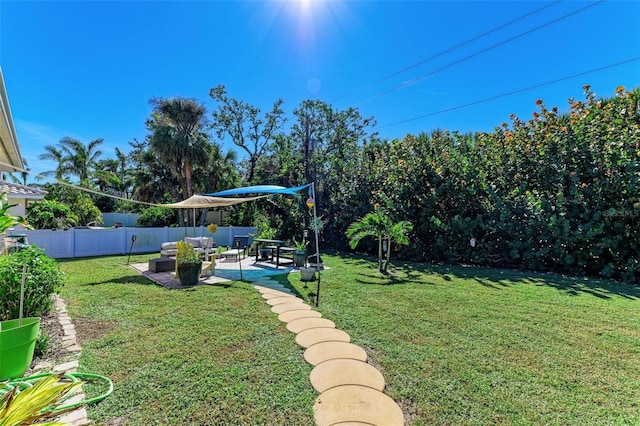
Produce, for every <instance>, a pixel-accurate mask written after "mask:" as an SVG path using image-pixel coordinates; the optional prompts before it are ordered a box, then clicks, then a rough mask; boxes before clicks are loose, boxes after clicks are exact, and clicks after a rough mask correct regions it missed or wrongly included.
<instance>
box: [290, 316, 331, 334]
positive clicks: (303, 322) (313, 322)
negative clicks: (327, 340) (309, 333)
mask: <svg viewBox="0 0 640 426" xmlns="http://www.w3.org/2000/svg"><path fill="white" fill-rule="evenodd" d="M319 327H326V328H335V327H336V324H335V323H334V322H333V321H331V320H328V319H326V318H299V319H297V320H294V321H290V322H289V323H288V324H287V330H289V331H290V332H292V333H296V334H297V333H300V332H302V331H304V330H309V329H310V328H319Z"/></svg>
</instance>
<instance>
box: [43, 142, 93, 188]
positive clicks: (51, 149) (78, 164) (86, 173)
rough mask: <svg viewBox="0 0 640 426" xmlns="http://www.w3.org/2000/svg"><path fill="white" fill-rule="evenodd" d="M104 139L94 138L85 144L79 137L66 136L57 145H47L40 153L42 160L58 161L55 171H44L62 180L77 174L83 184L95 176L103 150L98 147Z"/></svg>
mask: <svg viewBox="0 0 640 426" xmlns="http://www.w3.org/2000/svg"><path fill="white" fill-rule="evenodd" d="M103 141H104V140H103V139H102V138H99V139H94V140H92V141H91V142H89V143H88V144H86V145H85V144H83V143H82V142H80V141H79V140H78V139H74V138H71V137H69V136H65V137H64V138H62V139H60V142H58V144H57V145H56V146H52V145H47V146H45V147H44V148H45V151H46V152H45V153H44V154H40V155H38V159H40V160H53V161H57V162H58V166H57V167H56V170H54V171H47V172H44V173H43V175H45V176H53V177H55V178H56V179H58V180H60V179H63V178H66V177H69V176H77V177H78V179H79V181H80V183H81V184H86V183H87V182H88V181H89V178H90V177H91V176H93V174H94V172H95V170H96V168H97V163H98V158H99V157H100V156H101V155H102V151H100V150H99V149H98V147H99V146H100V145H101V144H102V142H103Z"/></svg>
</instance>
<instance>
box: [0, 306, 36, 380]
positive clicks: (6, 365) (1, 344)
mask: <svg viewBox="0 0 640 426" xmlns="http://www.w3.org/2000/svg"><path fill="white" fill-rule="evenodd" d="M39 329H40V318H35V317H34V318H23V319H22V325H20V320H19V319H14V320H9V321H0V380H7V379H17V378H19V377H22V376H23V375H24V373H25V372H26V371H27V369H28V368H29V366H30V365H31V361H32V360H33V350H34V349H35V347H36V339H37V338H38V330H39Z"/></svg>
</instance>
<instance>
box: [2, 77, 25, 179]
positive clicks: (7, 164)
mask: <svg viewBox="0 0 640 426" xmlns="http://www.w3.org/2000/svg"><path fill="white" fill-rule="evenodd" d="M16 168H17V169H23V168H24V163H23V162H22V155H21V154H20V146H18V137H17V136H16V129H15V128H14V127H13V117H11V108H10V107H9V98H8V97H7V91H6V90H5V87H4V77H3V76H2V68H0V171H10V172H11V171H15V170H16Z"/></svg>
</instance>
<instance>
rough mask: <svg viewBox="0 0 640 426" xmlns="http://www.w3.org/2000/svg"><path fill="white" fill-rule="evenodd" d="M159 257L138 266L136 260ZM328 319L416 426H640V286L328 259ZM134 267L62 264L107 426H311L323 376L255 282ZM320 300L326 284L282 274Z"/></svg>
mask: <svg viewBox="0 0 640 426" xmlns="http://www.w3.org/2000/svg"><path fill="white" fill-rule="evenodd" d="M149 257H151V255H147V256H133V257H132V262H133V261H144V260H146V259H148V258H149ZM323 260H324V261H325V264H326V265H327V266H328V267H329V268H330V269H329V270H326V271H324V272H323V275H322V289H321V298H320V307H319V309H318V310H319V311H321V312H322V313H323V316H324V317H326V318H329V319H331V320H333V321H334V322H335V323H336V326H337V327H338V328H340V329H342V330H344V331H346V332H347V333H349V334H350V335H351V337H352V341H353V343H355V344H358V345H360V346H362V347H363V348H365V349H366V350H367V352H368V353H369V355H370V357H371V358H372V360H371V361H372V363H373V364H374V365H375V366H376V367H377V368H379V369H380V371H382V373H383V375H384V376H385V379H386V381H387V387H386V389H385V392H386V393H387V394H389V395H390V396H391V397H392V398H394V399H395V400H396V401H397V402H398V403H399V404H400V405H401V406H402V407H403V409H404V411H405V413H406V418H407V420H408V424H412V425H427V424H429V425H431V424H447V425H449V424H456V425H458V424H518V425H520V424H536V425H537V424H558V425H585V424H598V425H600V424H612V425H613V424H621V425H622V424H639V423H640V399H639V396H640V373H639V369H638V366H639V365H640V319H639V318H640V315H639V314H638V311H639V306H640V288H639V287H637V286H629V285H623V284H619V283H615V282H610V281H598V280H591V279H590V280H583V279H566V278H562V277H558V276H556V275H544V274H533V273H524V272H518V271H509V270H496V269H482V268H462V267H444V266H443V267H439V266H438V267H435V266H423V265H420V264H406V265H399V264H398V265H396V267H395V268H393V269H392V275H391V277H390V278H388V277H382V276H381V275H380V274H379V273H378V272H377V270H376V264H375V262H371V260H372V259H369V258H361V257H355V256H347V255H345V254H343V253H341V254H340V255H339V256H338V255H323ZM125 263H126V256H123V257H110V258H101V259H76V260H69V261H63V262H61V268H62V269H63V270H64V271H65V272H66V273H67V274H68V279H67V281H68V284H67V285H66V286H65V287H64V288H63V290H62V292H61V293H62V295H63V297H65V299H66V300H67V305H68V309H69V312H70V314H71V316H72V318H73V319H74V322H75V325H76V329H77V332H78V336H79V339H80V344H81V345H82V347H83V352H82V356H81V358H80V369H81V371H88V372H93V373H98V374H104V375H107V376H109V377H110V378H111V379H112V380H113V381H114V384H115V391H114V393H113V395H111V396H110V397H109V398H107V399H106V400H104V401H103V402H101V403H100V404H98V405H96V406H94V407H90V408H89V410H88V412H89V417H90V419H92V420H94V421H96V422H97V423H99V424H109V423H111V424H131V425H143V424H144V425H147V424H194V425H201V424H233V425H241V424H251V425H310V424H313V413H312V406H313V403H314V400H315V397H316V396H317V395H316V393H315V391H314V390H313V389H312V387H311V385H310V384H309V381H308V377H309V373H310V371H311V369H312V367H311V366H309V365H308V364H306V363H305V362H304V360H303V358H302V354H303V350H302V348H300V347H298V346H297V345H296V344H295V341H294V335H293V334H291V333H289V332H287V331H286V329H285V325H284V324H283V323H281V322H279V321H278V320H277V316H276V315H275V314H273V313H271V312H270V310H269V306H268V305H267V304H266V303H264V301H263V299H262V298H261V297H260V295H259V294H258V293H257V292H256V291H255V290H253V288H252V287H251V286H250V285H248V284H245V283H233V284H231V285H228V286H198V287H196V288H192V289H189V290H166V289H164V288H161V287H159V286H156V285H155V284H152V283H150V282H149V281H147V280H146V279H145V278H143V277H141V276H140V275H138V274H137V273H136V272H135V271H134V270H133V269H130V268H129V267H128V266H126V265H125ZM279 279H280V280H281V281H282V282H289V283H290V285H291V286H293V287H295V288H296V289H297V290H298V292H299V293H300V294H301V295H302V296H303V297H305V298H307V299H309V300H311V299H312V295H313V291H315V285H316V284H315V283H311V284H310V285H309V287H308V288H307V287H305V286H304V285H303V283H301V282H300V281H299V280H298V276H296V275H293V274H292V275H291V276H289V277H287V276H284V275H282V276H279Z"/></svg>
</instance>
